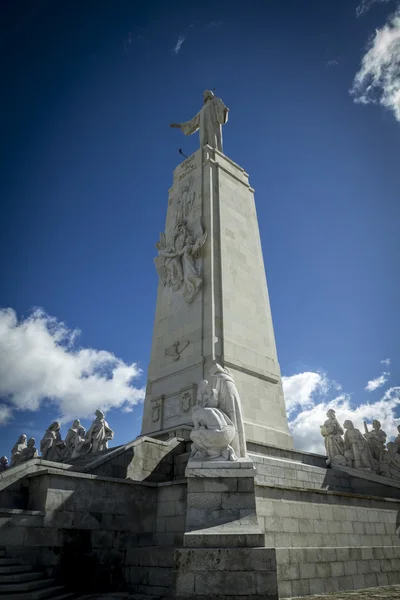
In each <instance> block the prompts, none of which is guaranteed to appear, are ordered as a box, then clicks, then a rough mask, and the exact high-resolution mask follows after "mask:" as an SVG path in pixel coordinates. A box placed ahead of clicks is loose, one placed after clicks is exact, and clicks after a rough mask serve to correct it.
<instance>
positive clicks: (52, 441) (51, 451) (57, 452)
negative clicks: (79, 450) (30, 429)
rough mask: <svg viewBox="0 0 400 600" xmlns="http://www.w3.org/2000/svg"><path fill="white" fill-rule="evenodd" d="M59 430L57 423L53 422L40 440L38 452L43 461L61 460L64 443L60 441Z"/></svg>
mask: <svg viewBox="0 0 400 600" xmlns="http://www.w3.org/2000/svg"><path fill="white" fill-rule="evenodd" d="M60 429H61V425H60V423H59V421H53V423H52V424H51V425H49V427H48V428H47V429H46V432H45V434H44V436H43V438H42V439H41V440H40V452H41V453H42V458H43V460H50V461H52V462H59V461H60V460H61V459H62V453H63V450H64V448H65V442H63V441H62V439H61V434H60Z"/></svg>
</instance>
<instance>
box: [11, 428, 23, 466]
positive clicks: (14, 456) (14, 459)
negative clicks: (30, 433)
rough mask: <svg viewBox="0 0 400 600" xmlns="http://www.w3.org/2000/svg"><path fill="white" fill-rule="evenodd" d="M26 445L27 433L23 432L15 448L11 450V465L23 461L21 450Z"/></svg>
mask: <svg viewBox="0 0 400 600" xmlns="http://www.w3.org/2000/svg"><path fill="white" fill-rule="evenodd" d="M26 446H27V443H26V435H25V434H24V433H23V434H22V435H20V436H19V438H18V440H17V442H16V443H15V444H14V446H13V449H12V450H11V467H13V466H14V465H18V464H19V463H20V462H21V461H20V458H21V452H22V450H24V449H25V448H26Z"/></svg>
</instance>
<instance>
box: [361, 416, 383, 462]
mask: <svg viewBox="0 0 400 600" xmlns="http://www.w3.org/2000/svg"><path fill="white" fill-rule="evenodd" d="M364 429H365V433H364V437H365V439H366V440H367V442H368V445H369V447H370V449H371V454H372V456H373V457H374V459H375V460H376V461H377V462H380V460H381V457H382V454H383V453H384V452H385V443H386V437H387V436H386V433H385V432H384V431H383V429H381V424H380V422H379V421H377V420H376V419H375V420H374V421H372V431H368V427H367V424H366V422H365V421H364Z"/></svg>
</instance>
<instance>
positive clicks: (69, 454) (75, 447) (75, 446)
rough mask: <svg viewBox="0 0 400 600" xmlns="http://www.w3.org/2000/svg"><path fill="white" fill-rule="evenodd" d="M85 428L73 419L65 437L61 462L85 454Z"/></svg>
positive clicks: (77, 420)
mask: <svg viewBox="0 0 400 600" xmlns="http://www.w3.org/2000/svg"><path fill="white" fill-rule="evenodd" d="M84 446H85V428H84V427H82V425H81V422H80V420H79V419H75V421H74V422H73V423H72V426H71V427H70V428H69V429H68V433H67V435H66V436H65V450H64V457H63V460H68V459H69V458H77V457H78V456H80V454H83V453H84V452H85V449H84Z"/></svg>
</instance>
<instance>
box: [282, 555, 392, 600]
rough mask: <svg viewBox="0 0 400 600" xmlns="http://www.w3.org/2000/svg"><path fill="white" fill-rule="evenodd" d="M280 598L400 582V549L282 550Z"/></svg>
mask: <svg viewBox="0 0 400 600" xmlns="http://www.w3.org/2000/svg"><path fill="white" fill-rule="evenodd" d="M276 559H277V564H278V587H279V597H280V598H291V597H292V596H306V595H309V594H324V593H329V592H338V591H340V590H352V589H361V588H369V587H377V586H382V585H390V584H396V583H399V581H400V577H399V572H400V547H399V546H394V547H393V546H383V547H375V548H374V547H364V548H278V549H277V550H276Z"/></svg>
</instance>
